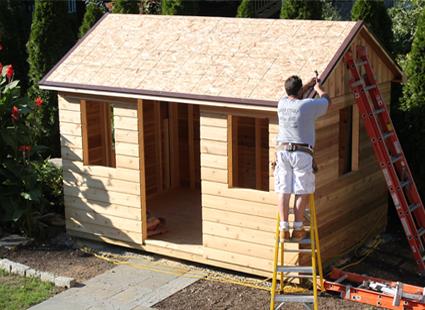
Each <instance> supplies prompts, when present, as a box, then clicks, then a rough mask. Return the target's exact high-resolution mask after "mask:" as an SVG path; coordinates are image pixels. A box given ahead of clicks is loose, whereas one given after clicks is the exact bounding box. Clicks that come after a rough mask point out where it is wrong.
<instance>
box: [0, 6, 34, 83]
mask: <svg viewBox="0 0 425 310" xmlns="http://www.w3.org/2000/svg"><path fill="white" fill-rule="evenodd" d="M30 28H31V13H29V12H28V10H27V9H26V3H25V1H16V0H1V1H0V42H1V43H2V44H3V45H4V49H3V51H2V59H3V61H4V62H5V63H13V64H14V66H15V69H16V78H17V79H19V80H20V81H21V86H22V87H23V88H24V90H25V89H26V88H27V85H28V63H27V57H28V55H27V52H26V49H25V44H26V43H27V41H28V36H29V32H30ZM22 84H23V85H22Z"/></svg>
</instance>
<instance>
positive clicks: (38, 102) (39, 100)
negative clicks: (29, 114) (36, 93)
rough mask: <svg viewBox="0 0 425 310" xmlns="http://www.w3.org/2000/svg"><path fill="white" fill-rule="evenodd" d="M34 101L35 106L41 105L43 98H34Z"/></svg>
mask: <svg viewBox="0 0 425 310" xmlns="http://www.w3.org/2000/svg"><path fill="white" fill-rule="evenodd" d="M34 102H35V105H36V106H37V107H41V106H42V105H43V99H41V97H37V98H35V101H34Z"/></svg>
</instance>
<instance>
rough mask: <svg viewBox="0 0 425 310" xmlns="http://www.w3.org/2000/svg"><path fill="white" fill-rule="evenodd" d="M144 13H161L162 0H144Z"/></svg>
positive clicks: (142, 9)
mask: <svg viewBox="0 0 425 310" xmlns="http://www.w3.org/2000/svg"><path fill="white" fill-rule="evenodd" d="M141 11H142V14H161V0H143V1H142V8H141Z"/></svg>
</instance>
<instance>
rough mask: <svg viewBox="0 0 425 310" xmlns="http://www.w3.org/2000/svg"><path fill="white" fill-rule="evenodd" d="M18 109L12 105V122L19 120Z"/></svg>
mask: <svg viewBox="0 0 425 310" xmlns="http://www.w3.org/2000/svg"><path fill="white" fill-rule="evenodd" d="M19 114H20V112H19V109H18V108H17V107H16V106H13V108H12V113H11V114H10V116H11V117H12V122H14V123H15V122H17V121H18V120H19Z"/></svg>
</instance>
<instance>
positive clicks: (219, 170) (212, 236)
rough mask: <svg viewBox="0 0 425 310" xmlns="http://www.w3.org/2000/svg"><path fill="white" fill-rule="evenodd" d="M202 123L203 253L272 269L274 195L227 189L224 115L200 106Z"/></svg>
mask: <svg viewBox="0 0 425 310" xmlns="http://www.w3.org/2000/svg"><path fill="white" fill-rule="evenodd" d="M200 124H201V132H200V134H201V180H202V220H203V224H202V225H203V226H202V230H203V245H204V254H205V257H206V258H207V259H209V260H215V261H221V262H232V263H233V264H235V265H240V266H247V267H249V268H253V269H256V270H262V271H270V270H272V269H271V268H272V258H273V246H274V228H275V216H276V213H275V203H276V195H275V194H274V193H273V192H268V191H258V190H254V189H244V188H229V186H228V185H227V177H228V167H227V156H228V152H230V150H227V113H220V112H211V111H209V110H207V111H205V110H203V109H202V108H201V120H200ZM273 145H274V144H273ZM296 259H297V257H296V255H292V259H291V257H288V263H295V261H296Z"/></svg>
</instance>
